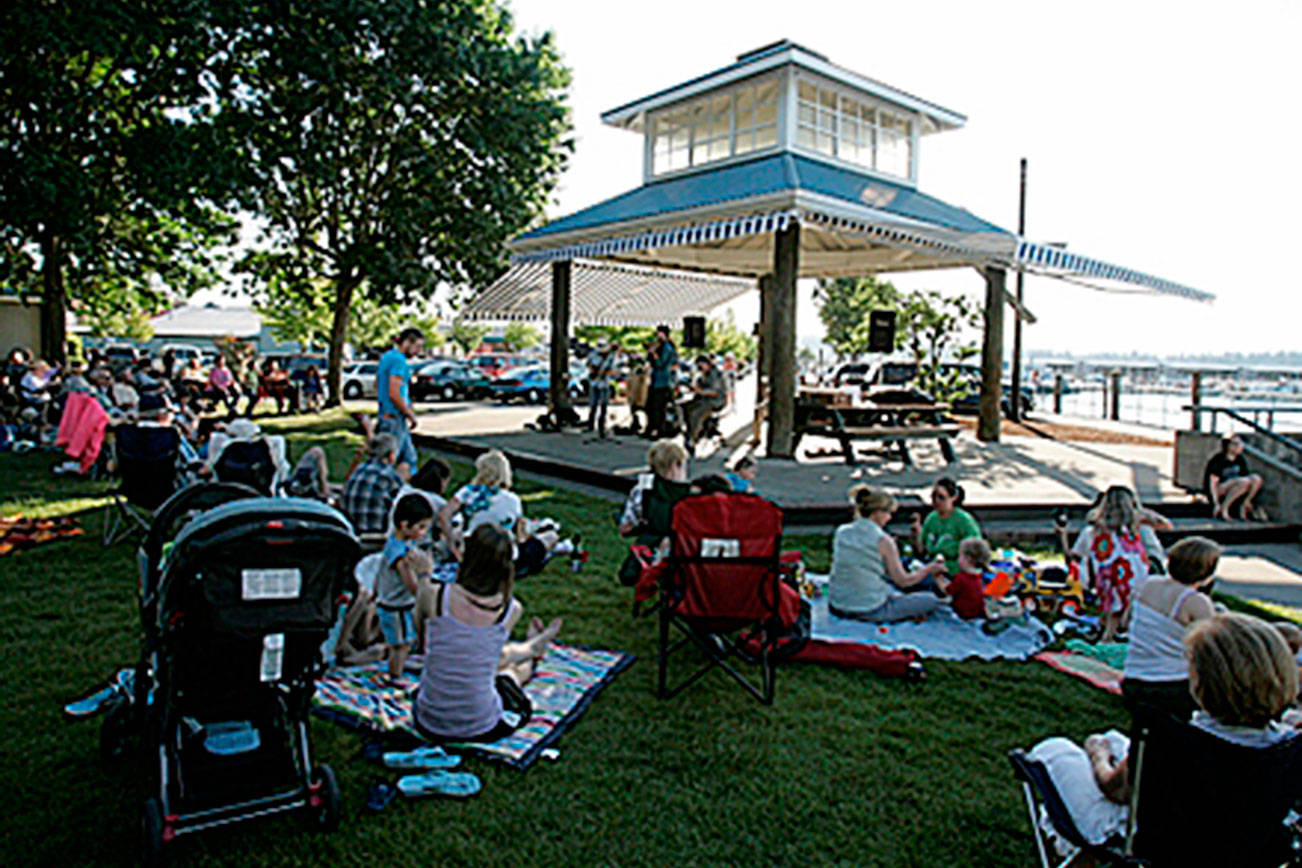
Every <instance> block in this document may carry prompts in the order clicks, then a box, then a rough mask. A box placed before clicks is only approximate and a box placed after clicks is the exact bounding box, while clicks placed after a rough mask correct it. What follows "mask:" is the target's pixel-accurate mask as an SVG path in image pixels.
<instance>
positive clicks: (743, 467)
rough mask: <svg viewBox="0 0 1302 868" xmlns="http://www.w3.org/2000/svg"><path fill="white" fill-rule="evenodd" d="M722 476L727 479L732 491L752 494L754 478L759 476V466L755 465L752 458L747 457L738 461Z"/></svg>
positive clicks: (753, 491)
mask: <svg viewBox="0 0 1302 868" xmlns="http://www.w3.org/2000/svg"><path fill="white" fill-rule="evenodd" d="M724 475H725V476H726V477H727V478H728V484H729V485H731V486H732V490H733V491H742V492H745V493H747V494H754V493H755V477H756V476H758V475H759V465H758V464H756V463H755V459H754V458H751V457H750V456H749V455H747V456H745V457H744V458H741V459H738V461H737V463H736V464H734V465H733V466H732V470H730V471H728V472H727V473H726V474H724Z"/></svg>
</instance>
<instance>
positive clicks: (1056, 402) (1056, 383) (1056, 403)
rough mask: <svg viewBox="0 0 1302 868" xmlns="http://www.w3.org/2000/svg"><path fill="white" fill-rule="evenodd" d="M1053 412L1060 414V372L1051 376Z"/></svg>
mask: <svg viewBox="0 0 1302 868" xmlns="http://www.w3.org/2000/svg"><path fill="white" fill-rule="evenodd" d="M1053 412H1054V413H1056V414H1058V415H1059V416H1061V415H1062V374H1055V375H1054V377H1053Z"/></svg>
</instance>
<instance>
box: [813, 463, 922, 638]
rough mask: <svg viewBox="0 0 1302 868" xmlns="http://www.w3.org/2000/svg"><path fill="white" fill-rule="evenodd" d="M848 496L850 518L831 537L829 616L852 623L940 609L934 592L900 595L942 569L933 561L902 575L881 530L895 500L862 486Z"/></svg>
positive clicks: (897, 558) (914, 615) (893, 550)
mask: <svg viewBox="0 0 1302 868" xmlns="http://www.w3.org/2000/svg"><path fill="white" fill-rule="evenodd" d="M850 497H851V502H852V503H854V509H855V516H856V518H855V520H854V521H852V522H850V523H849V524H843V525H841V526H840V527H838V528H837V529H836V534H835V536H833V538H832V575H831V580H830V583H829V588H828V608H829V610H830V611H831V613H832V614H833V615H835V616H837V617H838V618H853V619H855V620H857V621H903V620H906V619H909V618H924V617H926V616H927V615H929V614H931V613H932V612H934V611H935V610H936V609H937V607H939V606H940V599H939V598H937V597H936V596H935V595H934V594H928V593H919V594H909V593H905V591H906V589H908V588H910V587H912V586H914V585H917V584H919V583H921V582H923V581H924V580H926V579H927V578H930V577H933V576H939V575H943V574H944V572H945V565H944V564H943V563H942V562H941V561H933V562H932V563H929V564H927V565H926V566H924V567H920V568H918V569H916V570H913V571H911V572H905V571H904V566H903V565H902V564H901V563H900V551H899V548H898V547H897V546H896V544H895V540H894V539H892V538H891V536H890V535H889V534H887V533H886V531H885V530H884V528H885V527H886V525H887V523H888V522H889V521H890V520H891V516H892V515H893V514H894V513H895V510H896V509H897V508H898V504H897V503H896V502H895V498H893V497H891V496H890V495H889V494H887V493H886V492H884V491H880V490H876V489H872V488H869V487H868V486H866V485H856V486H855V487H854V488H852V489H850Z"/></svg>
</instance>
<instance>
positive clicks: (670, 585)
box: [656, 493, 792, 705]
mask: <svg viewBox="0 0 1302 868" xmlns="http://www.w3.org/2000/svg"><path fill="white" fill-rule="evenodd" d="M670 540H671V543H670V545H671V548H670V554H669V559H668V566H667V568H665V569H664V570H663V571H661V574H660V609H659V612H660V647H659V657H660V673H659V680H658V682H657V689H656V695H657V696H659V697H660V698H661V699H668V698H669V697H672V696H677V695H678V694H679V693H681V692H682V691H683V690H685V689H687V688H688V687H689V686H690V685H692V684H694V683H696V681H698V680H699V679H700V678H701V677H702V676H704V675H705V674H706V673H707V672H709V671H710V670H711V669H713V668H715V667H716V666H717V667H718V668H720V669H722V670H723V671H724V672H725V673H726V674H727V675H728V676H730V677H731V678H732V679H733V680H734V681H736V682H737V683H738V684H740V685H741V686H742V687H744V688H745V689H746V691H747V692H748V693H750V694H751V695H752V696H754V697H755V698H756V699H758V700H759V701H760V702H762V703H764V704H765V705H771V704H772V703H773V688H774V674H775V673H774V665H773V659H772V651H773V649H774V646H775V644H776V642H777V640H778V638H779V637H780V636H781V635H782V633H783V632H784V630H785V628H786V626H789V625H784V624H783V623H782V617H781V616H780V614H779V611H780V609H781V608H784V607H783V606H782V603H783V597H784V595H783V593H782V588H781V581H780V577H779V572H780V561H779V559H780V555H781V548H782V510H780V509H779V508H778V507H777V506H775V505H774V504H773V503H771V502H769V501H767V500H765V499H763V498H761V497H757V496H755V495H750V494H734V493H729V494H709V495H701V496H697V497H689V498H687V499H686V500H683V501H680V502H679V503H678V504H677V505H676V506H674V510H673V531H672V534H671V535H670ZM785 596H786V597H788V598H790V597H792V594H787V595H785ZM785 608H790V607H789V606H787V607H785ZM671 625H673V627H674V628H676V629H678V630H679V631H681V632H682V633H683V636H682V638H680V639H679V640H678V641H677V642H674V643H673V644H672V645H671V644H670V641H669V640H670V636H669V634H670V626H671ZM743 630H745V631H747V633H748V635H749V636H750V637H751V638H752V641H751V643H750V652H753V653H750V652H748V653H745V654H743V653H741V647H740V644H741V643H740V641H739V640H738V639H737V638H736V634H738V633H740V632H741V631H743ZM729 637H731V639H730V638H729ZM756 637H758V639H759V642H758V648H756V647H755V643H754V641H753V640H754V638H756ZM684 645H695V646H696V647H697V648H698V649H699V650H700V651H701V652H702V654H704V656H705V658H706V662H705V665H704V666H702V667H701V668H699V669H698V670H696V671H695V672H694V673H693V674H692V675H691V676H689V677H688V678H687V679H686V680H684V681H682V682H680V683H679V684H678V685H677V686H675V687H672V688H670V687H669V686H668V669H669V656H670V655H671V654H673V653H674V652H675V651H677V650H678V649H679V648H681V647H683V646H684ZM732 655H737V656H738V657H741V658H743V659H753V660H756V661H757V662H758V663H759V667H760V679H761V681H760V686H758V687H756V686H755V685H754V684H753V683H752V682H751V681H750V680H748V679H747V678H746V677H745V676H744V675H742V673H741V672H739V671H738V670H737V669H736V668H734V667H733V666H732V665H731V664H730V663H729V657H730V656H732Z"/></svg>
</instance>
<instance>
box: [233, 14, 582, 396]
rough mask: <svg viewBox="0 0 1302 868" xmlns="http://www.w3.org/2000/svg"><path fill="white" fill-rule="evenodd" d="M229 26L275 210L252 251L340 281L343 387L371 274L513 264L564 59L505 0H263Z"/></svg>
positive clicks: (555, 149) (407, 286) (559, 129)
mask: <svg viewBox="0 0 1302 868" xmlns="http://www.w3.org/2000/svg"><path fill="white" fill-rule="evenodd" d="M228 25H229V27H230V28H231V32H232V33H233V34H234V37H233V44H234V45H235V47H236V50H237V53H238V54H239V56H241V57H244V58H249V63H248V68H247V69H246V70H245V71H244V72H243V73H242V75H241V84H242V85H243V87H244V91H243V97H242V100H241V104H240V106H239V108H238V110H233V111H227V112H223V113H222V114H221V115H219V117H218V118H217V122H218V124H219V126H220V128H221V129H222V131H223V134H224V135H225V136H226V138H227V140H228V142H230V143H231V146H232V147H236V148H241V149H243V150H244V152H245V153H246V154H247V156H248V161H247V170H248V176H247V177H246V178H245V179H244V180H243V183H242V184H241V185H240V186H241V187H242V189H243V191H244V195H243V204H244V206H245V207H246V208H248V209H249V210H250V211H252V212H254V213H256V214H257V215H258V216H259V217H260V218H261V219H262V221H263V225H265V227H266V229H265V232H264V233H263V237H262V238H261V243H260V246H259V250H258V251H257V252H256V253H254V254H251V255H250V256H248V257H246V258H245V259H244V261H243V264H242V266H243V269H244V270H245V271H247V272H249V273H250V274H253V275H254V276H255V277H257V278H259V279H260V280H261V281H262V282H263V285H264V286H266V287H268V288H272V289H273V291H276V290H275V288H276V287H277V284H276V283H275V282H273V281H279V289H288V288H291V287H293V286H295V285H302V284H305V283H309V282H311V281H312V280H315V279H325V280H327V281H329V283H330V285H331V295H330V309H331V311H332V314H333V319H332V323H331V359H330V371H329V379H330V390H329V391H330V393H331V394H338V388H337V387H338V384H339V383H338V381H339V362H340V356H341V351H342V348H343V344H344V341H345V339H346V338H347V335H348V322H349V318H350V311H351V310H352V309H353V306H354V297H355V295H356V294H357V293H358V292H359V291H363V288H364V292H365V295H366V296H367V297H368V298H370V299H371V300H373V301H374V302H376V303H377V304H381V305H392V304H394V303H397V302H402V301H415V300H417V299H422V298H427V297H429V296H430V295H431V294H432V293H433V292H434V290H435V289H436V288H437V287H438V286H439V285H449V286H482V285H487V284H488V283H489V282H491V281H492V280H493V279H494V278H495V277H496V276H497V275H498V274H499V273H500V270H501V268H502V267H503V264H504V263H503V259H502V253H503V250H504V247H505V242H506V241H507V240H508V239H509V238H510V237H511V236H513V235H515V234H516V233H518V232H520V231H521V230H523V229H525V228H526V227H528V226H529V225H530V224H531V223H533V222H534V221H535V220H537V219H538V218H539V217H540V215H541V213H542V210H543V206H544V204H545V203H546V200H547V196H548V194H549V193H550V191H551V190H552V188H553V187H554V185H555V182H556V179H557V177H558V176H559V174H560V172H561V170H562V168H563V167H564V164H565V158H566V155H567V153H568V151H569V149H570V143H569V141H568V140H567V135H568V129H569V117H568V112H567V110H566V107H565V104H564V96H565V89H566V87H567V86H568V82H569V75H568V73H567V71H566V70H565V68H564V67H563V66H562V64H561V62H560V58H559V56H558V54H557V52H556V50H555V49H554V48H553V46H552V42H551V38H550V36H549V35H544V36H542V37H539V38H526V37H519V36H516V35H515V34H514V25H513V22H512V20H511V17H510V15H509V14H508V13H507V12H506V10H505V8H504V7H503V6H502V5H500V4H499V3H498V2H493V0H319V2H316V3H312V4H302V3H290V2H287V0H264V2H258V0H254V2H251V3H249V4H247V5H246V6H244V7H243V9H242V10H240V11H239V12H238V13H236V14H233V15H232V17H231V19H230V21H229V22H228Z"/></svg>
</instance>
